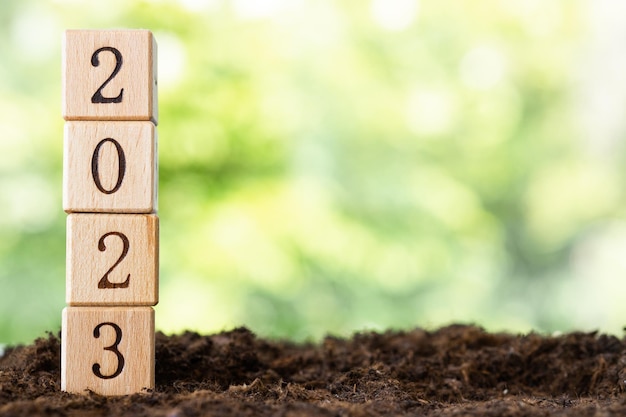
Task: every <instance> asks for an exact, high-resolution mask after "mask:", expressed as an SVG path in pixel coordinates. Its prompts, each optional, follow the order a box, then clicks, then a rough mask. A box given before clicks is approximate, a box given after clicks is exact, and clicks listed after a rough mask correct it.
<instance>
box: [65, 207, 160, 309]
mask: <svg viewBox="0 0 626 417" xmlns="http://www.w3.org/2000/svg"><path fill="white" fill-rule="evenodd" d="M158 239H159V223H158V217H157V216H156V215H153V214H90V213H89V214H88V213H74V214H70V215H69V216H67V253H66V256H67V261H66V264H67V265H66V274H67V278H66V302H67V304H69V305H71V306H81V305H82V306H87V305H89V306H103V305H109V306H110V305H118V306H122V305H146V306H152V305H155V304H157V302H158V273H159V271H158V263H159V254H158V249H159V248H158Z"/></svg>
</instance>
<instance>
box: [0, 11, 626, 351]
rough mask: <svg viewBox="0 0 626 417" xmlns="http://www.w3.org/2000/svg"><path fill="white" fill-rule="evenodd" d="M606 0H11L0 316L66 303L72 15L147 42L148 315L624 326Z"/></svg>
mask: <svg viewBox="0 0 626 417" xmlns="http://www.w3.org/2000/svg"><path fill="white" fill-rule="evenodd" d="M604 3H606V2H604ZM604 7H608V8H609V9H610V6H604ZM592 9H593V10H592ZM596 9H601V7H596ZM594 10H595V9H594V6H592V5H591V2H583V1H565V0H561V1H553V2H541V1H525V0H488V1H482V2H471V1H458V0H443V1H440V0H437V1H434V0H432V1H431V0H422V1H421V2H418V1H417V0H387V1H383V0H371V1H370V0H368V1H357V0H349V1H332V0H321V1H315V0H297V1H288V0H231V1H228V0H179V1H174V0H171V1H168V0H159V1H156V0H153V1H123V0H110V1H107V2H84V1H78V0H54V1H47V2H46V1H43V0H40V1H38V0H20V1H17V0H4V1H3V3H2V5H1V6H0V132H2V139H1V140H0V236H2V239H0V342H4V343H16V342H25V341H29V340H31V339H32V338H34V337H36V336H39V335H41V334H43V332H44V331H46V330H50V331H57V330H58V329H59V327H60V312H61V309H62V308H63V307H64V305H65V301H64V287H65V280H64V274H65V273H64V270H65V262H64V260H65V246H64V245H65V214H64V213H63V211H62V208H61V171H62V131H63V120H62V119H61V111H60V97H61V89H60V86H61V74H60V65H61V63H60V57H61V51H60V48H61V34H62V32H63V30H64V29H66V28H74V29H78V28H103V29H106V28H119V27H124V28H147V29H150V30H152V31H153V32H154V34H155V36H156V38H157V42H158V44H159V54H158V60H159V113H160V119H159V126H158V131H159V154H160V155H159V164H160V188H159V216H160V219H161V291H160V294H161V302H160V303H159V305H158V306H157V327H158V328H159V329H162V330H165V331H167V332H174V331H181V330H183V329H186V328H190V329H194V330H199V331H203V332H209V331H217V330H221V329H224V328H229V327H232V326H236V325H246V326H248V327H250V328H251V329H253V330H254V331H256V332H258V333H260V334H261V335H264V336H272V337H288V338H292V339H308V338H317V337H320V336H322V335H323V334H325V333H337V334H347V333H349V332H352V331H357V330H362V329H386V328H407V327H412V326H426V327H432V326H437V325H441V324H444V323H449V322H451V321H456V322H475V323H478V324H481V325H484V326H486V327H487V328H489V329H508V330H513V331H527V330H530V329H536V330H540V331H554V330H568V329H573V328H578V329H581V328H600V329H603V330H607V331H613V332H616V331H619V329H620V326H621V325H622V324H623V320H621V319H620V314H621V315H622V317H626V308H625V307H624V306H623V304H624V303H622V302H621V300H620V296H619V293H620V291H622V290H624V289H626V288H625V287H626V286H625V285H623V284H621V282H620V280H621V275H623V273H624V272H626V265H622V264H623V262H622V261H621V257H620V255H619V252H620V250H621V248H622V247H623V246H624V245H626V223H624V221H623V218H624V203H625V199H626V196H625V194H624V191H623V190H624V182H625V180H626V176H625V174H624V172H623V170H622V168H621V165H622V161H623V159H624V156H625V155H626V153H625V152H624V145H623V142H624V141H623V139H624V134H625V132H626V126H625V125H624V124H623V123H621V124H620V120H619V109H620V107H619V106H620V105H622V106H623V105H624V103H622V102H621V101H620V99H619V98H620V97H624V96H626V94H624V90H625V89H624V88H623V85H622V84H618V85H616V84H615V83H614V78H611V77H610V76H608V75H607V77H606V79H603V77H604V75H606V74H609V75H610V74H611V71H610V70H606V68H607V66H608V67H610V65H611V63H610V62H609V63H605V66H602V61H603V57H605V55H602V54H603V53H605V54H606V53H607V52H606V51H605V52H603V51H604V49H603V47H604V46H606V45H607V44H609V45H610V39H609V41H606V40H605V39H604V38H602V36H603V35H604V36H605V37H606V36H608V35H606V34H607V33H609V35H610V34H611V33H610V31H609V30H603V26H602V21H601V20H599V19H600V18H598V17H597V15H598V14H599V13H600V14H601V13H609V14H610V12H611V11H610V10H609V11H608V12H607V11H606V10H605V11H602V10H600V11H598V10H595V13H596V15H593V14H592V12H594ZM590 16H591V17H590ZM593 16H596V17H593ZM594 19H595V20H594ZM609 38H610V36H609ZM603 39H604V40H603ZM602 94H605V95H606V97H607V98H606V100H609V104H610V103H611V101H610V97H613V102H614V103H616V106H617V108H618V111H617V112H616V111H615V107H616V106H612V108H613V112H614V113H612V114H616V115H614V116H611V113H603V112H604V110H605V109H606V106H605V107H602V105H598V104H597V103H604V101H603V100H604V98H603V97H604V96H602ZM598 97H599V98H598ZM624 102H626V100H625V101H624ZM609 107H611V106H609ZM621 110H624V109H623V108H621ZM597 114H599V116H597V117H594V115H597ZM622 114H624V112H623V111H622ZM607 126H608V127H607ZM611 126H613V128H612V129H611V128H610V127H611Z"/></svg>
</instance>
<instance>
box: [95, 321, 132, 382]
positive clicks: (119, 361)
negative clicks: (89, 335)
mask: <svg viewBox="0 0 626 417" xmlns="http://www.w3.org/2000/svg"><path fill="white" fill-rule="evenodd" d="M102 326H111V327H113V330H115V342H114V343H113V344H112V345H111V346H108V347H105V348H104V350H108V351H110V352H113V353H115V356H117V369H116V370H115V372H113V373H112V374H111V375H103V374H102V372H100V364H99V363H94V364H93V366H92V367H91V370H92V371H93V373H94V375H95V376H97V377H98V378H102V379H113V378H115V377H116V376H118V375H119V374H121V373H122V370H123V369H124V362H125V361H124V355H122V353H121V352H120V351H119V350H118V346H119V345H120V342H121V341H122V329H120V326H118V325H117V324H115V323H111V322H108V321H107V322H105V323H100V324H98V325H97V326H96V327H95V328H94V329H93V337H95V338H96V339H98V338H99V337H100V328H101V327H102Z"/></svg>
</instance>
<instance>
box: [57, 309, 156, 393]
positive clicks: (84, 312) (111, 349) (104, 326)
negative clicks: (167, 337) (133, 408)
mask: <svg viewBox="0 0 626 417" xmlns="http://www.w3.org/2000/svg"><path fill="white" fill-rule="evenodd" d="M94 368H95V369H94ZM98 374H99V375H100V376H98ZM153 388H154V310H153V309H152V308H151V307H66V308H65V309H64V310H63V324H62V331H61V389H62V390H63V391H67V392H72V393H87V392H86V390H91V391H93V392H96V393H98V394H102V395H126V394H133V393H137V392H142V391H145V390H146V389H153Z"/></svg>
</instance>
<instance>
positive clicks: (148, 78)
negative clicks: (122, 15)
mask: <svg viewBox="0 0 626 417" xmlns="http://www.w3.org/2000/svg"><path fill="white" fill-rule="evenodd" d="M100 48H114V49H116V50H117V51H119V54H120V56H119V57H116V55H115V52H113V51H112V50H111V49H105V50H101V51H100V52H97V51H98V50H99V49H100ZM94 54H95V55H96V57H95V58H96V61H97V65H94V61H93V56H94ZM156 54H157V46H156V41H155V39H154V36H152V33H151V32H150V31H148V30H68V31H66V32H65V33H64V37H63V58H62V83H63V100H62V107H63V118H64V119H65V120H151V121H152V122H154V123H155V124H156V123H157V120H158V106H157V62H156V61H157V59H156ZM118 58H119V59H118ZM118 64H119V71H117V73H115V69H116V66H117V65H118ZM114 73H115V74H114ZM113 74H114V76H113V78H111V79H110V81H109V82H108V83H106V85H105V86H104V87H103V88H102V89H101V90H100V88H101V87H102V85H103V84H104V83H105V82H106V81H107V79H109V77H111V75H113ZM99 90H100V91H101V95H102V97H104V98H106V99H112V98H117V97H118V96H120V95H121V97H120V99H121V101H120V102H104V103H103V102H96V103H94V102H93V100H92V99H93V96H94V95H95V94H96V93H97V92H98V91H99ZM122 90H123V91H122ZM105 101H106V100H105Z"/></svg>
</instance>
